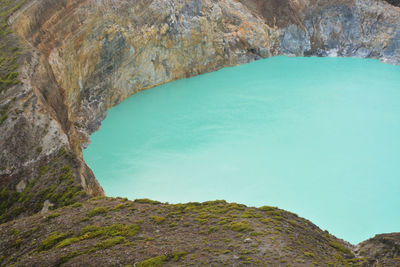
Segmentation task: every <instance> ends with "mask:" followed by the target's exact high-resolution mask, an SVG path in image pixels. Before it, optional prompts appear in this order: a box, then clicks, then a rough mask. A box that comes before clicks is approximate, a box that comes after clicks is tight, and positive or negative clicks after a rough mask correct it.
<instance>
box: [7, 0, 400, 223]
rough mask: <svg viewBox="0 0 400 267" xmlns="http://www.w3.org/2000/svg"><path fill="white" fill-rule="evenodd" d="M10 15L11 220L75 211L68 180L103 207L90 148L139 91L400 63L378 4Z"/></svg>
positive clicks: (103, 7)
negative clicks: (285, 70)
mask: <svg viewBox="0 0 400 267" xmlns="http://www.w3.org/2000/svg"><path fill="white" fill-rule="evenodd" d="M21 3H22V2H21ZM10 14H11V15H10V16H8V17H7V18H8V23H9V24H10V25H11V26H12V29H13V30H14V32H15V33H16V34H17V36H18V38H19V43H20V47H21V50H20V51H21V53H20V56H19V57H18V60H19V62H20V67H19V69H18V70H19V73H20V75H19V80H20V81H21V82H22V83H20V84H11V85H9V86H8V87H7V88H5V89H4V90H2V91H1V92H0V108H1V110H2V111H1V112H2V114H4V115H2V117H3V118H4V119H2V120H1V123H0V148H1V149H0V185H1V186H2V187H4V188H7V192H6V193H7V194H6V193H4V194H5V196H9V195H12V196H13V199H14V198H15V199H16V201H11V202H10V204H9V205H8V206H6V207H5V208H4V209H5V210H8V214H9V215H7V216H6V217H7V218H13V216H14V217H15V216H17V215H18V214H25V213H33V211H32V210H31V209H29V208H28V207H29V205H28V203H30V202H32V201H33V200H34V201H36V202H37V203H39V204H38V206H39V205H43V203H44V200H49V199H51V198H52V197H53V198H52V199H53V202H57V203H59V204H58V206H63V205H64V204H67V203H69V202H68V201H64V200H65V199H69V198H67V197H64V194H68V190H67V188H70V185H68V184H67V183H63V182H60V181H59V177H62V176H63V175H64V174H65V172H66V171H65V170H69V168H71V175H70V176H71V179H70V180H71V181H72V182H71V183H72V184H73V185H74V186H76V187H80V188H81V189H83V190H85V191H86V192H87V193H89V194H91V195H103V194H104V192H103V190H102V189H101V186H100V185H99V184H98V183H97V181H96V179H95V178H94V176H93V174H92V172H91V170H90V169H89V168H88V167H87V166H86V164H85V162H84V161H83V158H82V147H85V146H86V145H87V144H88V142H89V135H90V134H91V133H92V132H93V131H95V130H97V129H98V127H99V125H100V122H101V120H102V119H104V117H105V115H106V110H107V108H109V107H111V106H113V105H116V104H118V103H120V102H121V101H122V100H123V99H125V98H126V97H128V96H130V95H131V94H133V93H134V92H137V91H139V90H143V89H146V88H150V87H153V86H155V85H158V84H162V83H165V82H169V81H172V80H175V79H179V78H184V77H188V76H194V75H198V74H201V73H204V72H208V71H214V70H217V69H219V68H222V67H225V66H231V65H236V64H242V63H246V62H250V61H252V60H256V59H259V58H264V57H269V56H274V55H281V54H287V55H296V56H304V55H305V56H309V55H316V56H328V55H330V56H358V57H371V58H378V59H380V60H382V61H385V62H388V63H393V64H399V63H400V41H399V40H400V8H398V7H395V6H393V5H390V4H388V3H386V2H384V1H380V0H335V1H328V0H283V1H278V0H267V1H262V0H240V1H235V0H222V1H213V0H205V1H200V0H190V1H184V0H169V1H163V0H140V1H123V0H75V1H70V0H40V1H33V0H28V1H26V2H25V4H24V5H22V6H21V7H20V8H19V9H18V10H16V11H15V12H14V11H13V12H11V13H10ZM15 38H16V37H15ZM60 151H61V152H63V151H66V154H64V153H61V154H62V155H63V156H62V157H60ZM64 155H68V156H64ZM49 168H50V169H52V170H53V171H52V173H50V172H49V173H48V172H45V173H43V170H46V169H49ZM68 172H69V171H68ZM35 178H36V179H35ZM33 181H35V184H36V186H39V185H41V186H40V187H38V188H36V189H35V190H33V189H32V188H33V186H34V185H33V184H32V182H33ZM47 188H53V189H54V190H53V191H51V192H47V191H46V190H48V189H47ZM60 188H61V189H60ZM28 189H29V190H28ZM16 191H18V192H19V193H20V195H21V194H22V201H17V200H20V199H21V196H20V195H17V196H15V192H16ZM78 191H80V190H78V189H77V190H76V192H74V197H79V192H78ZM66 192H67V193H66ZM29 194H30V195H31V196H30V197H29ZM54 194H57V196H58V197H54ZM27 195H28V197H27ZM25 198H27V199H29V201H23V200H24V199H25ZM62 199H64V200H62ZM50 202H51V201H50ZM15 207H17V208H18V209H17V211H15V209H14V208H15ZM37 209H38V208H35V210H34V211H37ZM11 211H12V212H11ZM3 219H4V218H3ZM4 220H6V219H4Z"/></svg>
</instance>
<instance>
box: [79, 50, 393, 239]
mask: <svg viewBox="0 0 400 267" xmlns="http://www.w3.org/2000/svg"><path fill="white" fill-rule="evenodd" d="M91 142H92V143H91V145H90V146H89V147H88V148H87V149H86V150H85V151H84V158H85V160H86V162H87V163H88V165H89V166H90V167H91V168H92V170H93V171H94V173H95V175H96V177H97V179H98V180H99V182H100V184H101V185H102V186H103V188H104V189H105V191H106V194H107V195H108V196H120V197H128V198H129V199H132V200H133V199H136V198H150V199H154V200H159V201H163V202H169V203H183V202H192V201H207V200H216V199H225V200H227V201H229V202H237V203H242V204H246V205H249V206H263V205H269V206H277V207H279V208H282V209H285V210H288V211H291V212H294V213H297V214H298V215H299V216H301V217H305V218H307V219H309V220H311V221H312V222H313V223H315V224H316V225H318V226H319V227H320V228H321V229H323V230H325V229H326V230H328V231H329V232H330V233H332V234H334V235H336V236H337V237H339V238H343V239H345V240H347V241H349V242H351V243H353V244H356V243H358V242H360V241H363V240H365V239H368V238H370V237H372V236H374V235H375V234H378V233H384V232H399V231H400V66H392V65H387V64H383V63H380V62H379V61H377V60H366V59H355V58H289V57H273V58H269V59H264V60H259V61H256V62H253V63H250V64H246V65H242V66H237V67H231V68H225V69H222V70H220V71H217V72H213V73H208V74H204V75H200V76H197V77H194V78H190V79H183V80H179V81H175V82H171V83H168V84H165V85H162V86H158V87H155V88H152V89H150V90H146V91H142V92H139V93H137V94H135V95H133V96H132V97H130V98H129V99H127V100H125V101H124V102H123V103H121V104H120V105H118V106H116V107H114V108H112V109H110V110H109V111H108V116H107V118H106V119H105V120H104V121H103V123H102V126H101V129H100V131H98V132H96V133H94V134H93V135H92V136H91Z"/></svg>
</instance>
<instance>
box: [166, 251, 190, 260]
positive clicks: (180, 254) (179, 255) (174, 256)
mask: <svg viewBox="0 0 400 267" xmlns="http://www.w3.org/2000/svg"><path fill="white" fill-rule="evenodd" d="M186 255H187V253H186V252H184V251H179V250H175V251H173V252H172V253H171V254H169V255H168V259H171V260H173V261H176V262H177V261H180V260H181V259H182V258H183V257H185V256H186Z"/></svg>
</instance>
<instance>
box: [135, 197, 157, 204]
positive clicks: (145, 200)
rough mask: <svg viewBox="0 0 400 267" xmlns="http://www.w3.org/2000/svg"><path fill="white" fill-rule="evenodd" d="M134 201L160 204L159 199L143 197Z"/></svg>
mask: <svg viewBox="0 0 400 267" xmlns="http://www.w3.org/2000/svg"><path fill="white" fill-rule="evenodd" d="M134 202H136V203H141V204H151V205H158V204H161V202H159V201H155V200H151V199H147V198H143V199H136V200H135V201H134Z"/></svg>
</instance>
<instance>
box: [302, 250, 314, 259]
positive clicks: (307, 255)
mask: <svg viewBox="0 0 400 267" xmlns="http://www.w3.org/2000/svg"><path fill="white" fill-rule="evenodd" d="M304 256H306V257H311V258H315V255H314V253H312V252H307V251H305V252H304Z"/></svg>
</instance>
